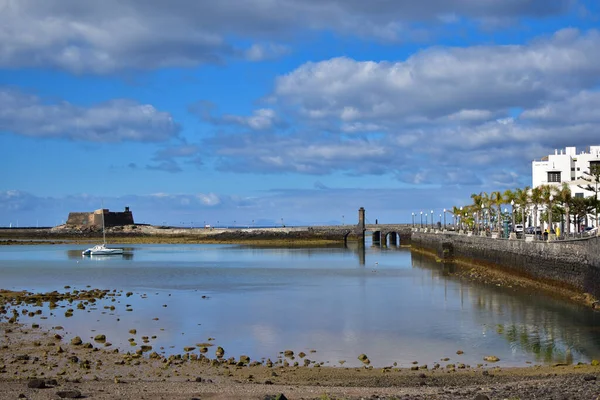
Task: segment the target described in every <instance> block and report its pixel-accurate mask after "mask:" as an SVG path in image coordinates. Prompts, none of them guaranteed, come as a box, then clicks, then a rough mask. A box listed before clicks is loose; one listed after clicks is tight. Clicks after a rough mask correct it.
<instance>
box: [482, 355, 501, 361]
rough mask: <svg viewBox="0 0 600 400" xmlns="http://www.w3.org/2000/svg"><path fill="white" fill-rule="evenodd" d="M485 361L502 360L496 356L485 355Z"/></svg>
mask: <svg viewBox="0 0 600 400" xmlns="http://www.w3.org/2000/svg"><path fill="white" fill-rule="evenodd" d="M483 361H488V362H498V361H500V359H499V358H498V357H496V356H485V357H483Z"/></svg>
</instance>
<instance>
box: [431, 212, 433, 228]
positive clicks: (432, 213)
mask: <svg viewBox="0 0 600 400" xmlns="http://www.w3.org/2000/svg"><path fill="white" fill-rule="evenodd" d="M431 229H433V210H431Z"/></svg>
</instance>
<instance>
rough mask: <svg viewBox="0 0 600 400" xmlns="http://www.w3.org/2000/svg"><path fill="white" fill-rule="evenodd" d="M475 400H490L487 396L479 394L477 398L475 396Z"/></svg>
mask: <svg viewBox="0 0 600 400" xmlns="http://www.w3.org/2000/svg"><path fill="white" fill-rule="evenodd" d="M474 400H490V398H489V397H487V396H486V395H485V394H481V393H479V394H478V395H477V396H475V399H474Z"/></svg>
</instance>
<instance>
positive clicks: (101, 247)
mask: <svg viewBox="0 0 600 400" xmlns="http://www.w3.org/2000/svg"><path fill="white" fill-rule="evenodd" d="M81 254H82V255H84V256H112V255H120V254H123V249H113V248H108V247H106V230H105V228H104V204H103V205H102V244H97V245H96V246H94V247H90V248H89V249H86V250H84V251H82V252H81Z"/></svg>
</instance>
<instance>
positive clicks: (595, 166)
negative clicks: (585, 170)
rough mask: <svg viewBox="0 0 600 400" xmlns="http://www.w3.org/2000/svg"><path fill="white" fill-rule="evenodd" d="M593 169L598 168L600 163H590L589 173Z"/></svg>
mask: <svg viewBox="0 0 600 400" xmlns="http://www.w3.org/2000/svg"><path fill="white" fill-rule="evenodd" d="M593 168H600V161H590V171H591V170H592V169H593Z"/></svg>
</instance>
